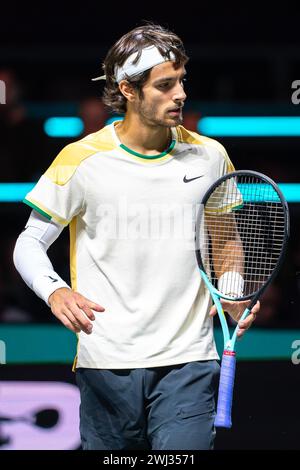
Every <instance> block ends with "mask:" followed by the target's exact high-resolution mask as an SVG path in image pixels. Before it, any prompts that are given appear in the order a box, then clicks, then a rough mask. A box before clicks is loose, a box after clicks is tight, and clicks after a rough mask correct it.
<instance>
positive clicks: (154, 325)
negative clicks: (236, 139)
mask: <svg viewBox="0 0 300 470" xmlns="http://www.w3.org/2000/svg"><path fill="white" fill-rule="evenodd" d="M114 126H115V123H113V124H110V125H108V126H106V127H104V128H103V129H101V130H100V131H99V132H96V133H94V134H91V135H89V136H87V137H85V138H83V139H82V140H80V141H78V142H75V143H72V144H70V145H68V146H66V147H65V148H64V149H63V150H62V151H61V152H60V153H59V155H58V156H57V157H56V159H55V160H54V161H53V163H52V165H51V166H50V167H49V169H48V170H47V171H46V172H45V174H44V175H43V176H42V177H41V178H40V180H39V181H38V183H37V184H36V186H35V187H34V188H33V190H32V191H30V192H29V193H28V194H27V196H26V198H25V200H24V202H25V203H27V204H29V205H30V206H31V207H33V208H34V209H35V210H37V211H39V212H41V213H42V214H44V215H45V216H46V217H48V218H50V219H51V218H52V219H53V220H55V221H56V222H58V223H60V224H62V225H68V224H70V244H71V252H70V253H71V256H70V263H71V266H70V269H71V280H72V288H73V289H74V290H76V291H78V292H79V293H81V294H83V295H84V296H85V297H87V298H88V299H90V300H92V301H94V302H97V303H99V304H100V305H103V306H104V307H105V312H103V313H97V312H96V313H95V315H96V320H95V321H94V322H93V332H92V334H91V335H86V334H85V333H83V332H81V333H80V334H79V345H78V346H79V347H78V354H77V360H76V367H89V368H106V369H113V368H118V369H119V368H138V367H155V366H164V365H171V364H179V363H184V362H189V361H196V360H207V359H217V358H218V354H217V351H216V347H215V342H214V338H213V320H212V319H211V318H209V316H208V311H209V308H210V295H209V292H208V291H207V289H206V288H205V286H204V283H203V282H202V281H201V277H200V273H199V270H198V266H197V261H196V257H195V252H194V223H195V219H196V211H197V208H199V204H200V201H201V199H202V196H203V195H204V192H205V191H206V190H207V189H208V187H209V186H210V185H211V184H212V183H213V182H214V181H215V180H216V179H217V178H218V177H220V176H222V175H223V174H225V173H227V172H231V171H233V170H234V168H233V166H232V163H231V162H230V160H229V158H228V155H227V153H226V151H225V149H224V147H223V146H222V145H221V144H219V143H218V142H216V141H215V140H212V139H210V138H207V137H203V136H200V135H198V134H196V133H194V132H190V131H187V130H186V129H184V128H183V127H182V126H178V127H176V128H173V129H172V135H173V141H172V144H171V145H170V147H169V149H167V151H166V152H163V153H162V154H160V155H158V156H144V155H140V154H138V153H136V152H133V151H131V150H130V149H128V148H127V147H125V146H124V145H123V144H121V143H120V141H119V140H118V137H117V135H116V132H115V127H114Z"/></svg>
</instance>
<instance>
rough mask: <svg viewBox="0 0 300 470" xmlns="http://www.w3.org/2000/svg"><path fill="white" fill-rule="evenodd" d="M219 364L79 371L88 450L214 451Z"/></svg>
mask: <svg viewBox="0 0 300 470" xmlns="http://www.w3.org/2000/svg"><path fill="white" fill-rule="evenodd" d="M219 371H220V366H219V364H218V362H217V361H215V360H210V361H194V362H189V363H186V364H177V365H172V366H164V367H153V368H147V369H142V368H141V369H111V370H108V369H87V368H78V369H77V370H76V380H77V384H78V386H79V389H80V395H81V405H80V434H81V440H82V448H83V449H86V450H92V449H93V450H100V449H102V450H117V449H121V450H138V449H145V450H150V449H155V450H163V449H165V450H171V449H176V450H191V449H192V450H197V449H212V448H213V443H214V438H215V428H214V417H215V392H216V388H217V384H218V379H219Z"/></svg>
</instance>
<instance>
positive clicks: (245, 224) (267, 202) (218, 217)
mask: <svg viewBox="0 0 300 470" xmlns="http://www.w3.org/2000/svg"><path fill="white" fill-rule="evenodd" d="M201 225H202V226H201V227H200V231H201V234H202V235H203V236H202V238H201V237H200V239H201V242H200V243H201V255H202V261H203V264H204V267H205V270H206V273H207V275H208V277H209V279H210V281H211V282H212V283H213V285H215V287H217V288H219V289H220V286H218V281H219V279H220V278H222V290H221V289H220V290H221V292H222V293H223V294H226V295H230V296H231V297H233V298H234V297H241V296H248V295H251V294H253V293H254V292H256V291H257V290H259V289H260V288H261V287H262V285H263V284H265V282H266V281H267V280H268V278H269V277H270V276H271V274H272V273H273V271H274V269H275V267H276V265H277V263H278V260H279V258H280V255H281V252H282V247H283V244H284V239H285V211H284V207H283V205H282V202H281V199H280V197H279V195H278V193H277V191H276V190H275V188H274V187H273V186H272V185H271V184H270V183H267V182H266V181H264V180H261V179H260V178H259V177H257V176H252V175H251V176H249V175H247V176H244V175H239V176H234V177H232V178H228V179H226V180H225V181H223V182H222V183H221V184H220V185H219V186H218V187H216V188H215V189H214V191H213V192H212V194H211V195H210V197H209V198H208V200H207V202H206V204H205V207H204V211H203V215H202V221H201ZM225 273H227V274H226V275H225V276H223V275H224V274H225ZM228 273H229V274H228Z"/></svg>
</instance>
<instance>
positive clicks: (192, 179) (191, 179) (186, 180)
mask: <svg viewBox="0 0 300 470" xmlns="http://www.w3.org/2000/svg"><path fill="white" fill-rule="evenodd" d="M202 176H204V175H200V176H196V177H195V178H189V179H187V177H186V175H184V178H183V182H184V183H189V182H190V181H194V180H197V179H198V178H202Z"/></svg>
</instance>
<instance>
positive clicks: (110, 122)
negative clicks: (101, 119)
mask: <svg viewBox="0 0 300 470" xmlns="http://www.w3.org/2000/svg"><path fill="white" fill-rule="evenodd" d="M123 120H124V116H111V117H110V118H108V119H107V120H106V121H105V125H106V126H108V124H112V123H113V122H115V121H123Z"/></svg>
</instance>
